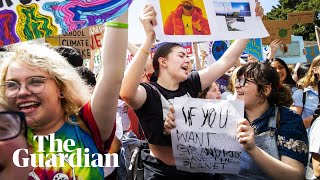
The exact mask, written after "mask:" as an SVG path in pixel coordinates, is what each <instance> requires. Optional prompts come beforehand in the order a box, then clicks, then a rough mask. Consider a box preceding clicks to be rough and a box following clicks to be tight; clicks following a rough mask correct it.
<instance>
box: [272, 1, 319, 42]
mask: <svg viewBox="0 0 320 180" xmlns="http://www.w3.org/2000/svg"><path fill="white" fill-rule="evenodd" d="M300 11H316V12H315V21H314V23H313V24H296V25H293V26H292V34H293V35H296V36H303V39H304V40H305V41H316V35H315V28H314V26H315V25H317V26H320V0H279V4H278V5H277V7H275V6H272V10H271V12H269V13H267V17H268V19H269V20H287V14H288V13H290V12H300Z"/></svg>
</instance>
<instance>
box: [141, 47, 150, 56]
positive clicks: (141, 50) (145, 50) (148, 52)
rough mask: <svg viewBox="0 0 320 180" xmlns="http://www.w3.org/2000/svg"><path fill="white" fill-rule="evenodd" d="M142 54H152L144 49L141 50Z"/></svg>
mask: <svg viewBox="0 0 320 180" xmlns="http://www.w3.org/2000/svg"><path fill="white" fill-rule="evenodd" d="M139 49H140V50H141V51H142V52H144V53H146V54H147V55H149V54H150V53H149V52H148V51H146V50H144V49H143V48H139Z"/></svg>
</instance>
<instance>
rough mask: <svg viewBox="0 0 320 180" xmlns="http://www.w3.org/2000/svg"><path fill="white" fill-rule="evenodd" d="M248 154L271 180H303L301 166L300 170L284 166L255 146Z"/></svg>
mask: <svg viewBox="0 0 320 180" xmlns="http://www.w3.org/2000/svg"><path fill="white" fill-rule="evenodd" d="M248 154H249V155H250V157H251V158H252V159H253V160H254V161H255V163H256V164H257V165H258V166H259V167H260V168H261V169H262V170H263V171H264V172H265V173H266V174H267V175H268V176H269V177H270V178H271V179H303V177H304V167H303V165H302V164H301V168H302V169H299V168H297V167H294V166H292V165H289V164H286V163H284V162H282V161H280V160H278V159H275V158H274V157H272V156H270V155H269V154H268V153H266V152H265V151H263V150H262V149H260V148H259V147H257V146H256V147H255V148H254V149H252V150H251V151H249V152H248Z"/></svg>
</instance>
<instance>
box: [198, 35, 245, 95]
mask: <svg viewBox="0 0 320 180" xmlns="http://www.w3.org/2000/svg"><path fill="white" fill-rule="evenodd" d="M248 42H249V40H248V39H241V40H236V41H235V42H234V43H232V45H231V46H230V47H229V48H228V49H227V51H226V52H225V53H224V54H223V56H222V57H221V58H220V60H219V61H217V62H215V63H213V64H211V65H210V66H209V67H207V68H205V69H202V70H200V71H199V76H200V81H201V88H202V90H204V89H205V88H207V87H208V86H210V84H212V82H214V81H215V80H217V79H218V78H219V77H221V76H222V75H223V74H224V73H225V72H227V71H228V70H229V69H230V68H231V67H232V66H234V65H235V64H236V62H237V61H238V60H239V57H240V55H241V54H242V52H243V51H244V49H245V48H246V45H247V43H248Z"/></svg>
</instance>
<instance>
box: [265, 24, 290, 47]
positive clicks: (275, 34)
mask: <svg viewBox="0 0 320 180" xmlns="http://www.w3.org/2000/svg"><path fill="white" fill-rule="evenodd" d="M263 24H264V26H265V27H266V29H267V31H268V33H269V34H270V36H269V37H266V38H263V39H262V44H263V45H269V44H270V43H271V42H272V41H273V40H274V39H276V38H279V39H281V41H282V43H284V44H290V43H291V34H292V25H291V24H290V23H289V22H288V21H278V20H267V21H263Z"/></svg>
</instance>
